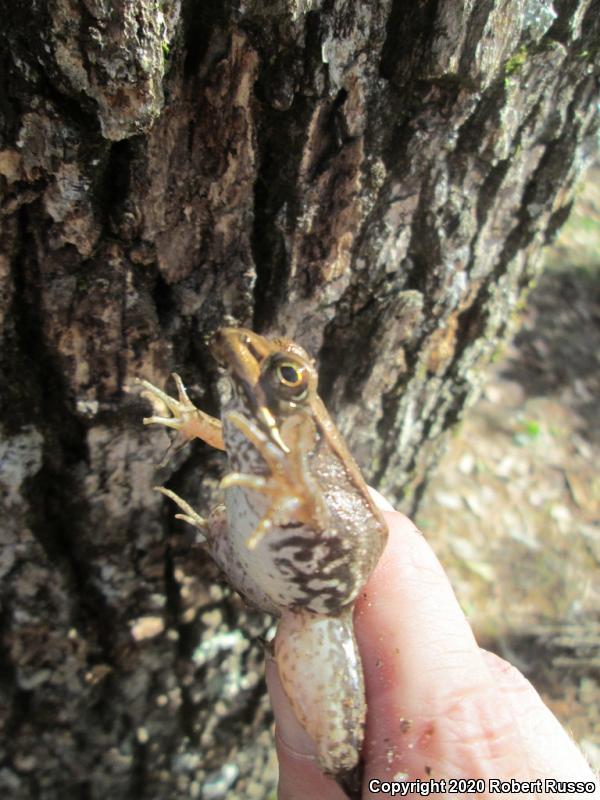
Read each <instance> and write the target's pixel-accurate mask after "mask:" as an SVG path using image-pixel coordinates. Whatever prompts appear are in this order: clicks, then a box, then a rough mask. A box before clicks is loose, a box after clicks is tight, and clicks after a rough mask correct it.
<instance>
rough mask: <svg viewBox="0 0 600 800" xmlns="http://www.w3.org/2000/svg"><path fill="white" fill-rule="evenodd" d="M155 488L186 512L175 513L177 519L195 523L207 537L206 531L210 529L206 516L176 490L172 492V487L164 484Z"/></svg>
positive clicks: (191, 523)
mask: <svg viewBox="0 0 600 800" xmlns="http://www.w3.org/2000/svg"><path fill="white" fill-rule="evenodd" d="M154 488H155V490H156V491H157V492H161V493H162V494H164V495H165V497H169V498H170V499H171V500H172V501H173V502H174V503H176V504H177V505H178V506H179V508H180V509H181V510H182V511H183V512H184V513H183V514H175V519H182V520H183V521H184V522H188V523H189V524H190V525H193V526H194V528H198V530H199V531H201V532H202V534H203V536H205V537H206V531H207V529H208V522H207V520H205V519H204V517H201V516H200V514H198V512H197V511H194V509H193V508H192V507H191V505H190V504H189V503H186V501H185V500H184V499H183V497H179V495H178V494H175V492H172V491H171V490H170V489H166V488H165V487H164V486H155V487H154Z"/></svg>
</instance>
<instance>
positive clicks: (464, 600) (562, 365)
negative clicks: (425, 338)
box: [417, 162, 600, 770]
mask: <svg viewBox="0 0 600 800" xmlns="http://www.w3.org/2000/svg"><path fill="white" fill-rule="evenodd" d="M515 324H516V325H517V326H520V327H518V333H517V334H516V337H515V338H514V339H513V341H512V343H511V344H510V345H509V346H507V347H505V348H504V349H503V350H501V351H499V352H498V353H497V354H496V357H495V358H494V361H493V364H492V366H491V368H490V371H491V374H490V375H489V380H488V383H487V385H486V389H485V391H484V393H483V395H482V397H481V399H480V400H479V402H478V403H477V404H476V405H475V406H474V407H472V408H471V409H470V410H469V411H468V413H467V414H466V415H465V419H464V421H463V422H462V424H461V425H460V426H459V427H458V429H457V430H456V433H455V435H454V436H453V438H452V439H451V440H450V441H449V444H448V450H447V452H446V455H445V457H444V459H443V460H442V463H441V464H440V466H439V468H438V470H437V473H436V475H435V476H434V479H433V480H432V481H431V483H430V484H429V487H428V490H427V492H426V493H425V496H424V497H423V500H422V502H421V504H420V508H421V512H420V514H419V515H418V517H417V524H418V525H419V527H420V528H421V530H422V531H423V532H424V534H425V536H426V537H427V539H428V540H429V542H430V543H431V544H432V545H433V547H434V549H435V550H436V552H437V554H438V556H439V558H440V560H441V561H442V563H443V565H444V567H445V568H446V570H447V571H448V572H449V574H450V577H451V580H452V583H453V585H454V588H455V591H456V592H457V594H458V597H459V600H460V602H461V604H462V607H463V609H464V611H465V613H466V614H467V616H468V618H469V621H470V622H471V624H472V625H473V626H474V628H475V631H476V633H477V636H478V640H479V642H480V644H481V645H482V646H483V647H487V648H488V649H490V650H494V651H495V652H497V653H499V654H500V655H502V656H503V657H504V658H507V659H509V660H510V661H511V662H512V663H513V664H515V665H516V666H517V667H518V668H519V669H520V670H521V671H522V672H524V673H525V674H526V675H527V677H528V678H529V679H530V680H531V681H532V683H533V684H534V685H535V686H536V688H537V689H538V691H539V692H540V693H541V694H542V696H543V698H544V700H545V701H546V703H547V704H548V705H549V706H550V707H551V708H552V710H553V711H554V713H555V714H556V715H557V716H558V718H559V719H560V720H561V722H562V723H563V724H564V725H565V726H566V727H567V728H568V729H569V730H570V731H571V733H572V735H573V737H574V738H575V739H576V740H577V742H578V743H579V745H580V746H581V748H582V749H583V751H584V752H585V754H586V756H587V758H588V759H589V760H590V761H591V763H592V765H593V767H594V768H595V769H596V770H600V475H599V472H598V465H599V464H600V424H599V423H600V162H596V164H595V165H594V166H593V167H592V168H591V169H590V170H589V171H588V172H587V174H586V176H585V179H584V181H583V182H582V184H581V186H580V190H579V193H578V196H577V199H576V203H575V205H574V207H573V210H572V212H571V215H570V217H569V220H568V222H567V223H566V225H565V226H564V227H563V229H562V231H561V233H560V236H559V237H558V238H557V240H556V241H555V243H554V244H553V246H552V247H550V248H548V249H547V251H546V267H545V270H544V272H543V273H542V275H541V277H540V279H539V281H538V283H537V285H536V286H534V287H532V290H531V293H530V295H529V297H528V300H527V302H526V304H525V305H524V307H523V308H522V309H520V311H519V319H517V320H515Z"/></svg>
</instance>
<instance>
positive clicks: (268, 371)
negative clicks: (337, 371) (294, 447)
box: [211, 328, 317, 451]
mask: <svg viewBox="0 0 600 800" xmlns="http://www.w3.org/2000/svg"><path fill="white" fill-rule="evenodd" d="M211 350H212V353H213V355H214V357H215V358H216V360H217V361H218V362H219V364H220V365H221V366H222V367H224V368H225V370H226V371H227V374H228V376H229V378H230V380H231V383H232V384H233V388H234V391H235V394H236V396H237V398H238V402H241V403H242V404H243V405H244V406H245V411H246V413H247V414H249V415H250V416H252V417H253V418H255V419H256V420H257V421H258V422H259V424H260V425H261V427H262V428H263V430H264V431H265V432H266V433H267V434H268V435H269V436H270V438H271V439H272V440H273V441H274V442H275V443H276V444H277V445H278V446H279V447H281V448H282V449H283V450H284V451H287V447H286V445H285V444H284V442H283V441H282V439H281V435H280V433H279V429H280V423H281V421H282V420H283V418H285V417H288V416H290V415H291V414H295V413H298V412H301V411H302V410H304V409H309V408H310V406H311V403H312V401H313V399H314V398H315V396H316V392H317V372H316V369H315V367H314V363H313V361H312V360H311V359H310V358H309V356H308V355H307V354H306V352H305V351H304V350H303V349H302V348H301V347H300V346H299V345H297V344H295V343H294V342H291V341H289V340H288V339H271V340H269V339H265V338H264V337H263V336H260V335H259V334H257V333H254V332H253V331H250V330H248V329H246V328H220V329H219V330H218V331H217V332H216V334H215V337H214V339H213V342H212V347H211Z"/></svg>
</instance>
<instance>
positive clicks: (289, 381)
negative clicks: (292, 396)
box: [275, 361, 302, 389]
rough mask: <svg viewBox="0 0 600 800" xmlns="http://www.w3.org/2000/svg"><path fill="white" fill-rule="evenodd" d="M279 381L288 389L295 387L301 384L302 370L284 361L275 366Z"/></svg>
mask: <svg viewBox="0 0 600 800" xmlns="http://www.w3.org/2000/svg"><path fill="white" fill-rule="evenodd" d="M275 370H276V373H277V377H278V378H279V382H280V383H281V384H283V385H284V386H288V387H289V388H290V389H297V388H298V387H299V386H302V372H301V370H300V369H298V368H297V367H296V366H295V365H294V364H291V363H290V362H289V361H284V362H283V363H282V364H278V365H277V366H276V367H275Z"/></svg>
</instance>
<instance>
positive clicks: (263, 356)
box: [140, 328, 387, 793]
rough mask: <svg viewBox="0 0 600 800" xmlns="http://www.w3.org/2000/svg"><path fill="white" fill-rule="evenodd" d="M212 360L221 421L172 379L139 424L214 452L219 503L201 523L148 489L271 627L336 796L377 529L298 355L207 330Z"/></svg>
mask: <svg viewBox="0 0 600 800" xmlns="http://www.w3.org/2000/svg"><path fill="white" fill-rule="evenodd" d="M212 352H213V354H214V355H215V357H216V359H217V360H218V361H219V363H220V364H221V365H222V366H223V367H224V368H225V370H226V373H227V376H228V378H229V381H228V382H226V384H225V388H223V389H222V390H221V421H219V420H217V419H214V418H213V417H210V416H208V415H207V414H205V413H203V412H202V411H200V410H199V409H197V408H196V407H195V406H194V405H193V404H192V403H191V401H190V400H189V398H188V396H187V394H186V391H185V388H184V386H183V383H182V381H181V379H180V378H179V376H178V375H174V379H175V382H176V385H177V390H178V395H179V397H178V399H174V398H172V397H170V396H168V395H166V394H165V393H164V392H162V391H161V390H160V389H158V388H156V387H155V386H153V385H152V384H150V383H148V382H147V381H140V383H141V384H142V385H143V386H144V388H145V389H146V393H147V395H149V396H150V398H151V399H153V400H154V399H157V400H159V401H162V403H164V404H165V405H166V406H167V408H168V409H169V411H170V412H171V414H172V416H170V417H160V416H153V417H149V418H147V419H145V420H144V423H145V424H154V423H157V424H162V425H166V426H168V427H171V428H175V429H176V430H178V431H179V435H180V437H181V439H182V441H188V440H190V439H193V438H195V437H198V438H200V439H203V440H204V441H205V442H207V443H208V444H210V445H212V446H213V447H217V448H219V449H223V450H225V451H226V452H227V457H228V461H229V467H230V470H231V471H230V472H229V474H228V475H226V477H225V478H223V481H222V484H221V485H222V487H223V488H224V489H225V505H224V506H218V507H217V508H216V509H215V510H214V511H213V512H212V513H211V514H210V516H209V517H208V519H206V520H205V519H204V518H202V517H201V516H200V515H199V514H197V513H196V512H195V511H194V510H193V509H192V508H191V507H190V506H189V505H188V504H187V503H186V502H185V501H184V500H182V499H181V498H180V497H178V496H177V495H175V494H174V493H173V492H171V491H170V490H168V489H165V488H161V489H160V491H162V492H163V493H164V494H165V495H167V496H168V497H170V498H171V499H172V500H174V501H175V503H177V505H178V506H179V508H180V509H181V511H182V512H183V513H182V514H178V515H177V516H178V517H179V518H180V519H183V520H185V521H187V522H189V523H191V524H192V525H195V526H196V527H197V528H199V529H200V531H201V532H202V534H203V536H204V539H205V542H206V546H207V548H208V550H209V552H210V553H211V555H212V557H213V558H214V560H215V561H216V562H217V564H218V565H219V567H220V568H221V569H222V570H223V572H225V574H226V576H227V578H228V580H229V582H230V583H231V584H232V585H233V587H234V588H235V589H237V590H238V591H239V592H240V594H241V595H242V596H243V597H244V598H245V599H246V600H247V601H248V602H249V603H250V604H252V605H254V606H257V607H258V608H260V609H262V610H264V611H267V612H270V613H271V614H274V615H276V616H278V617H279V618H280V621H279V624H278V628H277V634H276V637H275V647H274V652H275V660H276V663H277V668H278V672H279V676H280V678H281V682H282V685H283V687H284V690H285V692H286V694H287V696H288V698H289V700H290V702H291V705H292V707H293V709H294V712H295V714H296V716H297V717H298V719H299V720H300V722H301V724H302V725H303V727H304V728H305V730H306V731H307V732H308V733H309V735H310V736H311V737H312V738H313V740H314V741H315V743H316V746H317V753H318V761H319V765H320V767H321V769H322V770H323V771H324V772H325V773H326V774H329V775H331V776H332V777H334V778H336V779H337V780H338V781H340V783H341V784H342V785H346V786H348V781H349V778H348V776H350V775H352V774H354V775H355V777H356V768H357V765H358V763H359V759H360V749H361V745H362V740H363V729H364V721H365V712H366V707H365V697H364V684H363V674H362V667H361V661H360V656H359V654H358V649H357V646H356V640H355V638H354V632H353V626H352V611H353V606H354V602H355V600H356V598H357V595H358V593H359V591H360V590H361V588H362V587H363V586H364V585H365V583H366V581H367V579H368V577H369V575H370V574H371V572H372V570H373V568H374V567H375V565H376V563H377V561H378V559H379V557H380V555H381V553H382V551H383V548H384V546H385V543H386V540H387V527H386V525H385V522H384V520H383V518H382V516H381V513H380V512H379V510H378V509H377V507H376V506H375V504H374V502H373V500H372V499H371V496H370V494H369V490H368V488H367V486H366V484H365V481H364V479H363V478H362V476H361V474H360V471H359V469H358V467H357V465H356V463H355V461H354V460H353V458H352V456H351V455H350V453H349V452H348V450H347V448H346V446H345V444H344V442H343V441H342V439H341V437H340V434H339V433H338V431H337V430H336V428H335V426H334V424H333V422H332V421H331V418H330V417H329V414H328V413H327V410H326V409H325V406H324V405H323V403H322V401H321V399H320V398H319V396H318V394H317V373H316V370H315V367H314V363H313V361H312V360H311V359H310V358H309V357H308V356H307V354H306V352H305V351H304V350H303V349H302V348H301V347H299V346H298V345H297V344H295V343H294V342H291V341H289V340H286V339H272V340H267V339H266V338H264V337H262V336H259V335H258V334H256V333H253V332H252V331H250V330H245V329H243V328H222V329H220V330H219V331H218V332H217V334H216V336H215V339H214V342H213V345H212ZM356 791H359V790H358V789H357V790H356ZM353 793H354V792H353Z"/></svg>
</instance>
